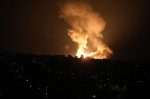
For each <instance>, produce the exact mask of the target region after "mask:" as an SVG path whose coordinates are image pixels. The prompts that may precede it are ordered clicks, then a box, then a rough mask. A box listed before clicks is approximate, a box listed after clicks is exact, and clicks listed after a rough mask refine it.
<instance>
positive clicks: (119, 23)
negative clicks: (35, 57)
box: [0, 0, 150, 60]
mask: <svg viewBox="0 0 150 99" xmlns="http://www.w3.org/2000/svg"><path fill="white" fill-rule="evenodd" d="M60 1H70V0H35V1H31V0H29V1H28V0H4V1H3V2H1V10H2V11H1V17H2V18H1V25H2V29H1V33H0V51H10V52H22V53H36V54H51V55H55V54H65V55H68V54H72V55H75V53H76V50H77V44H75V43H74V42H72V41H71V39H70V37H69V36H68V35H67V28H68V25H67V24H66V23H65V22H64V20H63V19H60V18H59V7H58V3H59V2H60ZM77 1H85V2H88V3H89V4H90V5H91V6H92V7H93V9H94V10H95V11H97V12H99V13H100V14H101V16H102V17H103V18H104V20H105V21H106V22H107V26H106V28H105V30H104V31H103V34H104V42H105V43H106V44H107V45H108V46H109V47H110V48H111V49H112V50H113V51H114V55H113V58H124V59H128V60H150V57H149V55H150V52H149V51H150V44H149V42H150V30H149V28H150V19H149V18H150V15H149V13H150V5H149V2H146V0H77ZM66 45H68V46H70V48H69V49H68V50H66V49H65V46H66Z"/></svg>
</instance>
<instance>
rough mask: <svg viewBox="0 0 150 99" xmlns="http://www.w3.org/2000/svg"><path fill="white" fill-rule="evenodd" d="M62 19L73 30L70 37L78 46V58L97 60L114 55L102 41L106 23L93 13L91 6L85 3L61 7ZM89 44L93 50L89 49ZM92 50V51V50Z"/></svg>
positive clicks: (69, 30)
mask: <svg viewBox="0 0 150 99" xmlns="http://www.w3.org/2000/svg"><path fill="white" fill-rule="evenodd" d="M60 18H63V19H64V20H65V21H66V22H67V23H68V24H69V25H70V26H71V28H70V29H68V35H69V36H70V38H71V39H72V41H74V42H76V43H77V44H78V50H77V53H76V56H77V57H78V58H79V57H81V55H83V56H84V57H90V58H95V59H105V58H108V56H109V55H110V54H112V53H113V52H112V50H111V49H110V48H109V47H107V46H106V45H105V44H104V43H103V41H102V39H103V34H102V33H101V32H102V31H103V29H104V28H105V26H106V22H105V21H104V19H103V18H102V17H101V16H100V14H99V13H98V12H95V11H93V9H92V8H91V6H90V5H89V4H87V3H83V2H68V3H64V4H62V5H61V11H60ZM88 42H90V43H91V48H92V49H95V50H94V52H92V51H91V50H89V48H90V47H89V48H88V47H87V44H88ZM91 48H90V49H91Z"/></svg>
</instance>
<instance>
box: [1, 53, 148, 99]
mask: <svg viewBox="0 0 150 99" xmlns="http://www.w3.org/2000/svg"><path fill="white" fill-rule="evenodd" d="M149 91H150V66H149V63H148V62H147V63H146V62H131V61H124V60H94V59H77V58H72V57H71V56H70V57H64V56H36V55H24V54H12V53H0V99H2V98H8V99H150V92H149Z"/></svg>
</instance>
